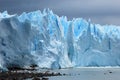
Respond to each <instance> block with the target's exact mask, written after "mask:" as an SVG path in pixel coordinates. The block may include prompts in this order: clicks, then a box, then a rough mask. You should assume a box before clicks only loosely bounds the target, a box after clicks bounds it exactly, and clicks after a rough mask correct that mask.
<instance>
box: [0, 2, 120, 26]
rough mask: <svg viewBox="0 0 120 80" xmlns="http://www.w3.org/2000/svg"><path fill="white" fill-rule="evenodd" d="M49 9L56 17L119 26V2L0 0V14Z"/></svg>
mask: <svg viewBox="0 0 120 80" xmlns="http://www.w3.org/2000/svg"><path fill="white" fill-rule="evenodd" d="M44 8H49V9H51V10H52V11H53V12H54V13H55V14H57V15H58V16H62V15H63V16H67V17H68V19H69V20H72V19H73V18H84V19H86V20H88V19H91V22H92V23H96V24H101V25H105V24H109V25H110V24H113V25H118V26H120V0H0V12H3V11H5V10H7V11H8V13H9V14H15V13H17V14H21V13H22V12H30V11H36V10H41V11H43V9H44Z"/></svg>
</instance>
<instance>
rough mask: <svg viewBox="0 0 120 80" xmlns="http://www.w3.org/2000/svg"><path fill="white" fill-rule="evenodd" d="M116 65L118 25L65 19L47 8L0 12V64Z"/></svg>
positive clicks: (118, 58)
mask: <svg viewBox="0 0 120 80" xmlns="http://www.w3.org/2000/svg"><path fill="white" fill-rule="evenodd" d="M31 65H37V66H38V67H40V68H53V69H55V68H68V67H94V66H97V67H105V66H120V27H119V26H114V25H104V26H101V25H99V24H92V23H91V22H90V20H89V21H86V20H84V19H82V18H77V19H73V20H71V21H68V20H67V18H66V17H64V16H62V17H59V16H57V15H55V14H54V13H53V12H52V11H51V10H49V9H45V10H44V11H43V12H41V11H34V12H29V13H25V12H24V13H22V14H21V15H17V14H14V15H9V14H8V13H7V12H6V11H5V12H3V13H0V68H1V69H5V70H7V68H9V67H15V66H17V67H29V66H31Z"/></svg>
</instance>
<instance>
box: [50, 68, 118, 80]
mask: <svg viewBox="0 0 120 80" xmlns="http://www.w3.org/2000/svg"><path fill="white" fill-rule="evenodd" d="M53 71H54V72H60V73H61V74H64V75H63V76H53V77H49V80H120V68H117V67H115V68H104V67H103V68H76V69H62V70H53Z"/></svg>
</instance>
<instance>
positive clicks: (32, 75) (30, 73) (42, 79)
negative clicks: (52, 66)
mask: <svg viewBox="0 0 120 80" xmlns="http://www.w3.org/2000/svg"><path fill="white" fill-rule="evenodd" d="M61 75H62V74H61V73H56V72H50V71H49V70H47V71H44V72H37V71H36V70H11V71H6V72H0V80H25V79H31V80H49V78H48V77H51V76H61Z"/></svg>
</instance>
